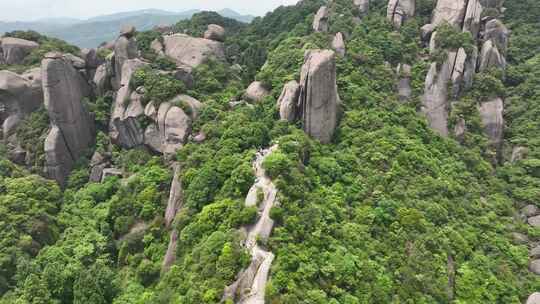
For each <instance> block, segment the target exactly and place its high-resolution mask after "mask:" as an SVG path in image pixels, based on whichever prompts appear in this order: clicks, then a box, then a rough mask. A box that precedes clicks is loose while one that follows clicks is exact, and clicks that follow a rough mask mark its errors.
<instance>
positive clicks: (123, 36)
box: [112, 26, 139, 90]
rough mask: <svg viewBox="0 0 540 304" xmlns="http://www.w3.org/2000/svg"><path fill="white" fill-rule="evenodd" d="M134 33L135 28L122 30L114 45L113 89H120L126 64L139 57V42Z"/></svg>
mask: <svg viewBox="0 0 540 304" xmlns="http://www.w3.org/2000/svg"><path fill="white" fill-rule="evenodd" d="M134 31H135V30H134V28H132V27H129V26H128V27H124V28H122V29H121V30H120V36H119V37H118V39H116V42H115V43H114V60H113V61H112V62H113V71H114V79H113V88H114V89H115V90H118V89H120V86H121V82H122V77H123V75H122V72H123V71H122V68H123V66H124V63H125V62H126V61H128V60H130V59H135V58H137V57H138V56H139V51H138V49H137V40H136V39H135V37H133V32H134Z"/></svg>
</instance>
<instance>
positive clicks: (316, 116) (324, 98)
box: [299, 50, 339, 143]
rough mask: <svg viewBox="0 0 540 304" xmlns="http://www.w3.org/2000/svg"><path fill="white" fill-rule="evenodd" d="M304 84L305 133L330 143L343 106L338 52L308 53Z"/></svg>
mask: <svg viewBox="0 0 540 304" xmlns="http://www.w3.org/2000/svg"><path fill="white" fill-rule="evenodd" d="M300 85H301V86H302V89H301V91H300V98H299V104H300V109H301V113H302V123H303V127H304V131H305V132H306V133H307V134H309V135H310V136H311V137H313V138H315V139H317V140H319V141H320V142H322V143H329V142H330V141H331V140H332V136H333V135H334V131H335V128H336V126H337V120H338V103H339V97H338V92H337V84H336V60H335V53H334V51H331V50H310V51H306V54H305V57H304V65H303V66H302V71H301V76H300Z"/></svg>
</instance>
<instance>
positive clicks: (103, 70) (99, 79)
mask: <svg viewBox="0 0 540 304" xmlns="http://www.w3.org/2000/svg"><path fill="white" fill-rule="evenodd" d="M112 76H113V67H112V65H111V62H110V61H108V62H106V63H103V64H101V65H100V66H98V67H97V69H96V71H95V72H94V77H93V82H94V85H95V93H96V95H97V96H103V95H105V93H106V92H107V91H109V90H111V89H112V86H111V80H112Z"/></svg>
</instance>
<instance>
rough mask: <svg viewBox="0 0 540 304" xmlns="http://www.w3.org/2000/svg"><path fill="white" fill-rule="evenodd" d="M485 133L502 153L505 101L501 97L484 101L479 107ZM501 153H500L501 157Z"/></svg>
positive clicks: (491, 143)
mask: <svg viewBox="0 0 540 304" xmlns="http://www.w3.org/2000/svg"><path fill="white" fill-rule="evenodd" d="M478 111H479V112H480V118H481V120H482V125H483V126H484V133H485V134H486V136H487V137H488V139H489V143H490V145H491V146H492V147H494V148H495V149H496V151H497V152H498V153H499V154H500V153H501V152H502V145H503V139H504V116H503V114H504V113H503V112H504V103H503V100H502V99H501V98H496V99H494V100H492V101H488V102H483V103H481V104H480V106H479V107H478ZM500 157H501V155H498V158H500Z"/></svg>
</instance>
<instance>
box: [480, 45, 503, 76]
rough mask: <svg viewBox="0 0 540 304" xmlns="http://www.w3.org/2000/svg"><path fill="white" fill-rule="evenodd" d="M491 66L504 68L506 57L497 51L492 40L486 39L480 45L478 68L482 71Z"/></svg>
mask: <svg viewBox="0 0 540 304" xmlns="http://www.w3.org/2000/svg"><path fill="white" fill-rule="evenodd" d="M491 67H495V68H498V69H501V70H504V69H505V68H506V58H505V57H504V56H503V55H502V54H501V53H500V52H499V49H497V47H496V46H495V45H494V44H493V41H491V40H488V41H486V42H484V44H483V45H482V50H481V52H480V64H479V67H478V69H479V70H480V72H483V71H486V70H487V69H489V68H491Z"/></svg>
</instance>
